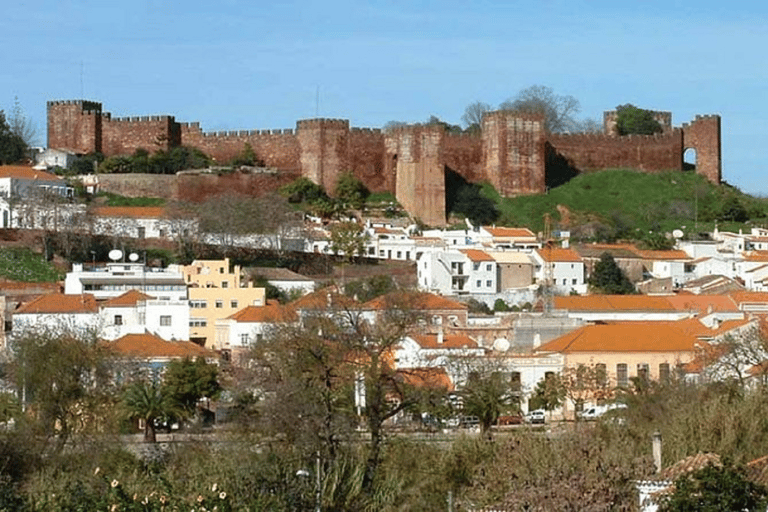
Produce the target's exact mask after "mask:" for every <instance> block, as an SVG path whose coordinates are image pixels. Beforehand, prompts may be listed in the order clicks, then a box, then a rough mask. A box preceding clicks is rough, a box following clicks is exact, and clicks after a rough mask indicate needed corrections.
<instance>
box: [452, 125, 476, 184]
mask: <svg viewBox="0 0 768 512" xmlns="http://www.w3.org/2000/svg"><path fill="white" fill-rule="evenodd" d="M443 158H444V159H445V165H446V167H448V168H449V169H451V170H452V171H455V172H456V173H458V174H460V175H461V176H462V177H463V178H464V179H465V180H467V181H469V182H470V183H477V182H478V181H483V180H485V179H486V176H485V169H484V168H483V140H482V139H481V138H480V137H479V136H477V135H468V134H459V135H457V134H453V133H446V134H445V136H444V137H443Z"/></svg>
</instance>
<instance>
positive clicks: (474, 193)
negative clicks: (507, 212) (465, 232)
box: [451, 185, 499, 226]
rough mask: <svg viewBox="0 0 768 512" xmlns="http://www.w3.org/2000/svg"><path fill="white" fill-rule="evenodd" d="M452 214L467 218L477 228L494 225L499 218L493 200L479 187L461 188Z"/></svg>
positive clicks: (468, 186)
mask: <svg viewBox="0 0 768 512" xmlns="http://www.w3.org/2000/svg"><path fill="white" fill-rule="evenodd" d="M451 213H453V214H461V215H464V216H466V217H467V218H468V219H469V220H470V222H472V224H474V225H475V226H482V225H487V224H492V223H493V222H495V221H496V219H497V218H498V217H499V212H498V211H497V210H496V206H495V205H494V202H493V200H491V199H488V198H487V197H486V196H485V195H484V194H483V193H482V189H481V188H480V186H479V185H467V186H464V187H461V188H460V189H459V190H458V191H457V193H456V200H455V202H454V203H453V205H452V207H451Z"/></svg>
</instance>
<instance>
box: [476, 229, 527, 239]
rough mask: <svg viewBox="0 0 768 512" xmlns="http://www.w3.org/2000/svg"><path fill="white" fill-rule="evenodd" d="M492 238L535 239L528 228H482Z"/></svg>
mask: <svg viewBox="0 0 768 512" xmlns="http://www.w3.org/2000/svg"><path fill="white" fill-rule="evenodd" d="M483 229H485V230H486V231H487V232H488V233H490V234H491V236H493V237H495V238H496V237H498V238H507V237H509V238H536V235H535V234H534V233H533V231H531V230H530V229H528V228H505V227H496V226H483Z"/></svg>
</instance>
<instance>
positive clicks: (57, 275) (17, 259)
mask: <svg viewBox="0 0 768 512" xmlns="http://www.w3.org/2000/svg"><path fill="white" fill-rule="evenodd" d="M0 276H2V277H3V278H6V279H10V280H13V281H22V282H27V283H40V282H56V281H59V280H61V279H63V278H64V276H63V274H62V273H61V272H59V271H58V270H57V269H56V268H55V267H54V266H53V265H51V264H50V263H48V262H47V261H45V260H44V259H43V257H42V256H41V255H39V254H36V253H34V252H32V251H31V250H29V249H26V248H16V247H14V248H4V249H0Z"/></svg>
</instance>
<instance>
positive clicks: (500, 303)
mask: <svg viewBox="0 0 768 512" xmlns="http://www.w3.org/2000/svg"><path fill="white" fill-rule="evenodd" d="M493 310H494V311H495V312H497V313H506V312H507V311H511V308H510V307H509V304H507V303H506V302H504V299H501V298H499V299H496V302H494V303H493Z"/></svg>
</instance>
